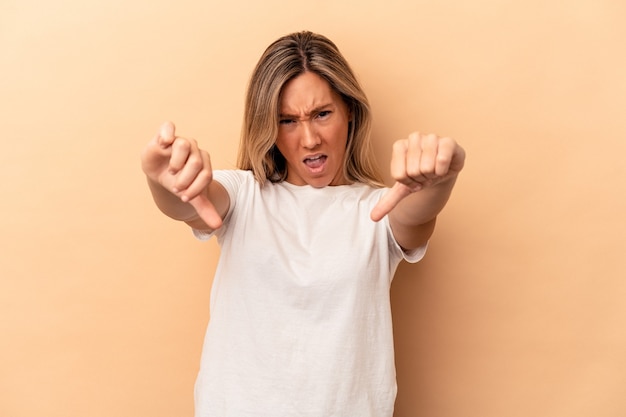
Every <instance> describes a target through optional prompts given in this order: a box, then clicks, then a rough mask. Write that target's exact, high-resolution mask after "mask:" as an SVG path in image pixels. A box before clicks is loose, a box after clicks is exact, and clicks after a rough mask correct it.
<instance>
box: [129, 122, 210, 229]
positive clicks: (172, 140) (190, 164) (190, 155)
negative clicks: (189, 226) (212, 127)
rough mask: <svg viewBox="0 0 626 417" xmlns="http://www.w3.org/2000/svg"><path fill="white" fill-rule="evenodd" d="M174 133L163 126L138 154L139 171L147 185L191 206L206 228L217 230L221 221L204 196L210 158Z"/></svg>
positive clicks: (166, 125) (165, 124)
mask: <svg viewBox="0 0 626 417" xmlns="http://www.w3.org/2000/svg"><path fill="white" fill-rule="evenodd" d="M175 130H176V128H175V126H174V124H173V123H171V122H165V123H163V125H162V126H161V128H160V129H159V132H158V134H157V135H156V136H155V137H154V138H153V139H152V140H151V141H150V142H149V143H148V145H147V146H146V147H145V148H144V149H143V152H142V153H141V168H142V169H143V172H144V173H145V174H146V176H147V177H148V179H149V180H150V181H152V182H153V183H156V184H159V185H160V186H161V187H163V188H164V189H165V190H167V191H169V192H170V193H172V194H174V195H175V196H177V197H178V198H179V199H180V201H182V202H183V203H189V204H191V205H192V206H193V208H194V209H195V210H196V212H197V213H198V215H199V216H200V218H201V219H202V220H203V221H204V222H205V223H206V224H207V226H209V227H210V228H211V229H217V228H219V227H220V226H221V225H222V218H221V216H220V215H219V214H218V213H217V211H216V210H215V207H214V206H213V204H212V203H211V202H210V201H209V199H208V198H207V194H206V193H207V188H208V187H209V184H211V181H212V180H213V170H212V168H211V160H210V158H209V154H208V153H207V152H206V151H204V150H202V149H200V148H199V147H198V143H197V142H196V141H195V140H193V139H188V138H183V137H180V136H176V134H175Z"/></svg>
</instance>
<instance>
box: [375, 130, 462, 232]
mask: <svg viewBox="0 0 626 417" xmlns="http://www.w3.org/2000/svg"><path fill="white" fill-rule="evenodd" d="M464 163H465V151H464V150H463V148H462V147H461V146H459V145H458V144H457V143H456V142H455V141H454V140H453V139H451V138H448V137H439V136H437V135H434V134H421V133H418V132H414V133H411V134H410V135H409V137H408V138H407V139H402V140H398V141H396V142H395V143H394V145H393V152H392V156H391V177H392V178H393V179H394V180H395V181H396V183H395V184H394V185H393V187H392V188H391V189H390V190H389V192H388V193H387V194H386V195H385V196H383V198H381V200H380V201H379V202H378V204H377V205H376V206H375V207H374V209H373V210H372V212H371V218H372V220H374V221H379V220H380V219H382V218H383V217H384V216H386V215H387V214H389V212H391V210H393V209H394V207H396V205H397V204H398V203H399V202H400V201H402V200H403V199H404V198H406V197H407V196H408V195H410V194H412V193H415V192H418V191H420V190H423V189H425V188H431V187H435V186H436V185H438V184H440V183H442V182H445V181H448V180H450V179H453V178H455V177H456V176H457V175H458V173H459V172H460V171H461V170H462V169H463V165H464Z"/></svg>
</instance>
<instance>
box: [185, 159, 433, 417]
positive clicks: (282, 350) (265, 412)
mask: <svg viewBox="0 0 626 417" xmlns="http://www.w3.org/2000/svg"><path fill="white" fill-rule="evenodd" d="M214 179H215V180H216V181H218V182H219V183H220V184H222V185H223V186H224V187H225V188H226V190H227V191H228V194H229V196H230V209H229V212H228V214H227V216H226V218H225V221H224V225H223V227H222V228H220V229H219V230H217V231H216V232H215V233H214V234H215V235H216V236H217V238H218V242H219V244H220V246H221V256H220V260H219V264H218V267H217V271H216V274H215V278H214V281H213V288H212V291H211V311H210V314H211V316H210V321H209V326H208V329H207V333H206V338H205V342H204V347H203V353H202V361H201V367H200V372H199V374H198V379H197V381H196V390H195V405H196V417H391V416H392V414H393V407H394V402H395V397H396V376H395V365H394V353H393V335H392V323H391V306H390V300H389V289H390V285H391V280H392V278H393V274H394V272H395V270H396V268H397V266H398V264H399V262H400V261H401V260H402V259H403V258H404V259H406V260H408V261H409V262H417V261H419V260H420V259H421V258H422V257H423V255H424V253H425V250H426V247H423V248H420V249H417V250H414V251H412V252H410V253H406V252H404V251H402V249H401V248H400V247H399V245H398V244H397V242H396V241H395V239H394V238H393V235H392V232H391V228H390V226H389V222H388V220H387V217H385V218H384V219H383V220H381V221H380V222H378V223H375V222H373V221H372V220H371V219H370V211H371V209H372V208H373V207H374V205H375V204H376V202H378V200H379V199H380V197H381V196H382V194H383V193H384V192H385V191H386V189H377V188H373V187H370V186H368V185H364V184H353V185H343V186H332V187H325V188H319V189H317V188H313V187H310V186H296V185H293V184H290V183H287V182H281V183H278V184H272V183H269V182H268V183H267V184H265V185H264V186H263V187H260V186H259V184H258V183H257V182H256V181H255V179H254V177H253V175H252V173H251V172H249V171H237V170H230V171H215V172H214ZM195 234H196V236H197V237H198V238H199V239H208V238H209V237H210V236H211V235H208V234H203V233H201V232H198V231H195Z"/></svg>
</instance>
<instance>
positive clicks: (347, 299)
mask: <svg viewBox="0 0 626 417" xmlns="http://www.w3.org/2000/svg"><path fill="white" fill-rule="evenodd" d="M369 133H370V112H369V105H368V102H367V98H366V96H365V94H364V93H363V91H362V89H361V87H360V86H359V84H358V82H357V80H356V78H355V76H354V74H353V72H352V71H351V69H350V67H349V65H348V63H347V62H346V61H345V59H344V58H343V56H342V55H341V54H340V52H339V50H338V49H337V47H336V46H335V45H334V44H333V43H332V42H331V41H330V40H328V39H327V38H325V37H323V36H321V35H317V34H313V33H311V32H300V33H294V34H291V35H287V36H284V37H282V38H280V39H278V40H277V41H275V42H274V43H272V44H271V45H270V46H269V47H268V48H267V50H266V51H265V53H264V54H263V56H262V57H261V59H260V60H259V62H258V64H257V66H256V68H255V70H254V72H253V75H252V78H251V81H250V85H249V88H248V94H247V98H246V106H245V115H244V125H243V130H242V137H241V145H240V149H239V159H238V168H239V169H238V170H223V171H215V172H213V171H212V169H211V164H210V160H209V155H208V153H207V152H206V151H204V150H201V149H200V148H199V147H198V145H197V143H196V142H195V141H193V140H191V139H187V138H182V137H178V136H176V135H175V130H174V126H173V125H172V124H171V123H165V124H164V125H163V126H162V127H161V130H160V132H159V134H158V135H157V136H156V137H155V138H154V139H153V140H152V141H151V142H150V143H149V144H148V146H147V147H146V148H145V149H144V152H143V154H142V167H143V170H144V172H145V173H146V176H147V178H148V184H149V186H150V189H151V191H152V194H153V197H154V200H155V202H156V204H157V205H158V207H159V208H160V209H161V210H162V211H163V212H164V213H165V214H166V215H168V216H170V217H172V218H174V219H177V220H181V221H184V222H186V223H187V224H188V225H189V226H191V227H192V229H193V230H194V233H195V234H196V236H197V237H198V238H200V239H208V238H210V237H211V236H212V235H216V236H217V239H218V242H219V243H220V245H221V255H220V261H219V264H218V268H217V271H216V274H215V278H214V282H213V288H212V292H211V319H210V323H209V326H208V329H207V335H206V338H205V343H204V348H203V354H202V362H201V369H200V372H199V375H198V379H197V382H196V416H198V417H200V416H202V417H209V416H210V417H212V416H219V417H228V416H236V417H243V416H275V417H282V416H316V417H317V416H319V417H322V416H323V417H328V416H345V417H355V416H359V417H368V416H371V417H374V416H375V417H390V416H391V415H392V414H393V406H394V401H395V396H396V381H395V368H394V356H393V336H392V324H391V308H390V301H389V289H390V285H391V280H392V278H393V274H394V272H395V270H396V267H397V266H398V264H399V262H400V261H401V260H402V259H406V260H407V261H409V262H417V261H419V260H420V259H421V258H422V257H423V255H424V253H425V250H426V244H427V242H428V239H429V238H430V236H431V235H432V233H433V230H434V226H435V221H436V217H437V214H438V213H439V212H440V211H441V210H442V209H443V207H444V205H445V204H446V202H447V200H448V197H449V196H450V193H451V191H452V188H453V186H454V183H455V180H456V178H457V175H458V173H459V172H460V171H461V169H462V167H463V163H464V159H465V153H464V151H463V149H462V148H461V147H460V146H459V145H457V144H456V142H455V141H453V140H452V139H449V138H440V137H437V136H435V135H422V134H419V133H413V134H411V135H409V137H408V138H407V139H404V140H400V141H397V142H396V143H395V144H394V147H393V154H392V161H391V174H392V177H393V179H394V180H395V181H396V182H395V184H394V185H393V187H392V188H391V189H386V188H384V187H383V186H382V181H381V178H380V175H379V174H378V172H377V170H376V167H375V164H374V159H373V156H372V152H371V148H370V142H369Z"/></svg>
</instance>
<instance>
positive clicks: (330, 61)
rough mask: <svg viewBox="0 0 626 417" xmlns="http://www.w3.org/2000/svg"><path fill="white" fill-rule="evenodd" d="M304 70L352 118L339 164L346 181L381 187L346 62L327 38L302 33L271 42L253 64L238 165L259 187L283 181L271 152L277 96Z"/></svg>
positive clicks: (282, 165) (365, 117)
mask: <svg viewBox="0 0 626 417" xmlns="http://www.w3.org/2000/svg"><path fill="white" fill-rule="evenodd" d="M305 71H310V72H313V73H316V74H317V75H319V76H321V77H322V78H323V79H325V80H326V81H327V82H328V83H329V84H330V86H331V88H332V89H333V90H334V91H336V92H337V93H338V94H339V95H340V96H341V97H342V98H343V100H344V101H345V103H346V104H347V105H348V109H349V110H350V114H351V116H352V120H351V121H350V125H349V128H348V141H347V145H346V146H347V149H346V154H345V155H346V156H345V161H344V164H343V166H344V175H345V177H346V178H347V179H348V180H350V181H355V182H362V183H367V184H370V185H373V186H378V187H379V186H382V185H383V181H382V177H381V176H380V173H379V171H378V168H377V166H376V162H375V159H374V157H373V153H372V149H371V143H370V130H371V115H370V107H369V102H368V100H367V97H366V95H365V93H364V92H363V89H362V88H361V86H360V85H359V83H358V81H357V79H356V77H355V76H354V73H353V72H352V70H351V68H350V66H349V65H348V62H347V61H346V60H345V58H344V57H343V56H342V55H341V53H340V52H339V49H338V48H337V46H335V44H334V43H333V42H332V41H331V40H330V39H328V38H326V37H324V36H322V35H319V34H315V33H312V32H308V31H304V32H297V33H292V34H290V35H286V36H283V37H281V38H279V39H278V40H276V41H274V42H273V43H272V44H271V45H270V46H269V47H268V48H267V49H266V50H265V52H264V53H263V55H262V56H261V58H260V59H259V62H258V63H257V65H256V67H255V69H254V71H253V73H252V76H251V78H250V83H249V85H248V92H247V95H246V103H245V111H244V121H243V127H242V132H241V143H240V146H239V155H238V158H237V166H238V168H240V169H244V170H251V171H252V172H253V174H254V176H255V178H256V180H257V181H259V183H261V184H264V183H265V181H266V180H269V181H272V182H280V181H283V180H284V179H285V178H286V177H287V167H286V162H285V158H284V157H283V156H282V154H281V153H280V151H279V150H278V149H277V148H276V146H275V142H276V137H277V135H278V114H279V104H280V94H281V92H282V88H283V86H284V85H285V84H286V83H287V82H288V81H289V80H291V79H293V78H295V77H296V76H298V75H300V74H302V73H303V72H305Z"/></svg>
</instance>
